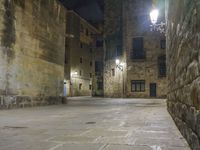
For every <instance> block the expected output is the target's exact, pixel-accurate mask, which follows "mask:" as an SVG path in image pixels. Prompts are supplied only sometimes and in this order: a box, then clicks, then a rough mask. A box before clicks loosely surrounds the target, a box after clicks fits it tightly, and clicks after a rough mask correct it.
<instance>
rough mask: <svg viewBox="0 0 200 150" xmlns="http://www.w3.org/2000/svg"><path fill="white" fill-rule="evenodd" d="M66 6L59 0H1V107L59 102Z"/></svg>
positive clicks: (61, 86) (62, 70)
mask: <svg viewBox="0 0 200 150" xmlns="http://www.w3.org/2000/svg"><path fill="white" fill-rule="evenodd" d="M64 42H65V8H64V7H63V6H62V5H61V4H60V3H59V2H58V1H57V0H45V1H43V0H10V1H9V0H1V2H0V63H1V66H0V96H1V99H0V100H1V103H0V106H1V107H23V106H33V105H40V104H50V103H59V102H60V101H61V99H62V98H61V97H62V95H63V80H64V51H65V47H64V45H65V43H64Z"/></svg>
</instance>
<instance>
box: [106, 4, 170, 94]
mask: <svg viewBox="0 0 200 150" xmlns="http://www.w3.org/2000/svg"><path fill="white" fill-rule="evenodd" d="M151 6H152V2H151V1H149V0H140V1H137V2H136V0H123V1H122V0H106V1H105V14H104V15H105V16H104V17H105V25H104V28H105V29H104V30H105V32H104V37H105V49H104V50H105V52H104V53H105V65H104V66H105V67H104V76H105V78H104V94H105V96H107V97H165V96H166V93H167V80H166V56H165V55H166V50H165V43H166V42H165V35H164V34H161V33H160V32H156V31H153V32H152V31H151V29H150V24H151V23H150V17H149V12H150V10H151ZM113 12H114V13H113ZM162 19H164V8H163V14H161V15H160V20H162ZM116 60H117V61H116Z"/></svg>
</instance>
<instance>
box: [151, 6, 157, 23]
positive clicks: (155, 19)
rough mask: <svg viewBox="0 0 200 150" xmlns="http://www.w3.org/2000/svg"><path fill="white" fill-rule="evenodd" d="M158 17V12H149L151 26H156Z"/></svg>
mask: <svg viewBox="0 0 200 150" xmlns="http://www.w3.org/2000/svg"><path fill="white" fill-rule="evenodd" d="M158 16H159V11H158V10H157V9H153V10H152V11H151V12H150V18H151V23H152V24H154V25H155V24H156V23H157V21H158Z"/></svg>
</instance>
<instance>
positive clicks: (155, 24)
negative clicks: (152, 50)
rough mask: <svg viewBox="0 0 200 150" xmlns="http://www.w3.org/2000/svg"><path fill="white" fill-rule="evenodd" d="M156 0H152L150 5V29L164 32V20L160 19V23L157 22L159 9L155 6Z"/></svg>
mask: <svg viewBox="0 0 200 150" xmlns="http://www.w3.org/2000/svg"><path fill="white" fill-rule="evenodd" d="M156 2H157V1H156V0H153V6H152V8H153V9H152V10H151V12H150V14H149V15H150V19H151V23H152V24H151V25H150V27H151V31H158V32H160V33H164V34H165V33H166V29H165V27H166V24H165V22H163V21H161V22H160V23H158V17H159V9H157V8H156Z"/></svg>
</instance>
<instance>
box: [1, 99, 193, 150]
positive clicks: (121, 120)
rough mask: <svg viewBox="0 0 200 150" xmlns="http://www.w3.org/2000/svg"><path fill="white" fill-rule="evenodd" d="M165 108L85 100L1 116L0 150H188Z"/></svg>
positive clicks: (124, 101) (128, 101)
mask: <svg viewBox="0 0 200 150" xmlns="http://www.w3.org/2000/svg"><path fill="white" fill-rule="evenodd" d="M165 102H166V101H165V100H156V99H103V98H98V99H95V98H89V97H85V98H72V99H71V98H70V99H69V102H68V105H59V106H47V107H35V108H25V109H23V110H21V109H16V110H6V111H0V150H12V149H15V148H17V150H18V149H19V150H27V149H30V150H40V149H41V150H66V149H67V150H79V149H80V150H90V149H91V150H96V149H97V150H112V149H113V150H118V149H119V150H129V149H131V150H149V149H150V150H154V149H152V146H161V148H162V149H161V150H189V148H188V145H187V143H186V141H185V139H184V138H183V137H182V135H181V134H180V132H179V131H178V129H177V127H176V126H175V124H174V122H173V120H172V119H171V117H170V115H169V114H168V112H167V109H166V105H165ZM152 103H155V105H156V106H157V107H138V106H139V105H140V106H142V105H147V106H148V105H149V104H152ZM87 122H95V123H94V124H87ZM156 150H159V149H156Z"/></svg>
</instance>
